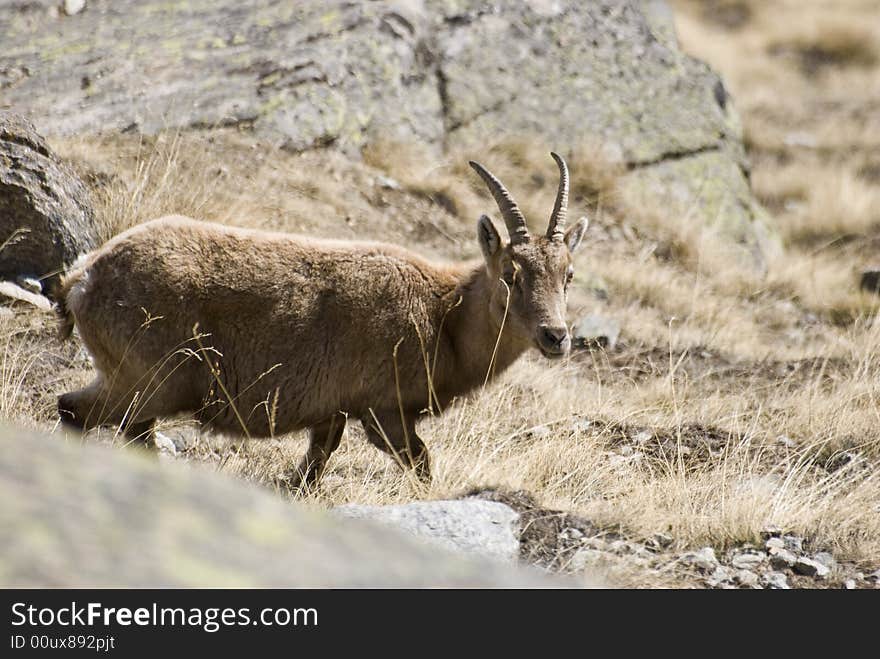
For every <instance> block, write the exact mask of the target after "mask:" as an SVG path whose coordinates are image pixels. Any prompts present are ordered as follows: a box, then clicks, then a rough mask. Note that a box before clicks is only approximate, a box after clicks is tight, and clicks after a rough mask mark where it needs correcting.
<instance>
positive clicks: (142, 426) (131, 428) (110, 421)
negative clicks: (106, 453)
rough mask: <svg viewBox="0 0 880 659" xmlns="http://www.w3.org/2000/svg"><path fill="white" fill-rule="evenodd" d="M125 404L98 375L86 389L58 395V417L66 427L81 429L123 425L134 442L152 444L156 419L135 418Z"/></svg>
mask: <svg viewBox="0 0 880 659" xmlns="http://www.w3.org/2000/svg"><path fill="white" fill-rule="evenodd" d="M123 403H124V401H123V400H121V399H115V397H114V396H112V395H111V394H110V393H109V392H108V391H107V390H106V388H105V387H104V384H103V380H102V378H100V377H99V378H96V379H95V380H94V381H92V383H91V384H89V385H88V386H87V387H84V388H83V389H78V390H77V391H71V392H68V393H66V394H62V395H61V396H59V397H58V416H59V418H60V420H61V423H62V424H63V425H64V426H65V427H67V428H69V429H73V430H76V431H79V432H86V431H87V430H91V429H92V428H97V427H98V426H117V427H119V426H122V430H123V431H124V433H125V436H126V437H127V438H128V439H129V440H131V442H132V443H134V444H136V445H138V446H144V447H152V446H153V445H154V443H153V423H154V422H155V418H144V417H143V415H141V416H140V418H135V417H134V415H133V413H132V410H131V405H125V404H123Z"/></svg>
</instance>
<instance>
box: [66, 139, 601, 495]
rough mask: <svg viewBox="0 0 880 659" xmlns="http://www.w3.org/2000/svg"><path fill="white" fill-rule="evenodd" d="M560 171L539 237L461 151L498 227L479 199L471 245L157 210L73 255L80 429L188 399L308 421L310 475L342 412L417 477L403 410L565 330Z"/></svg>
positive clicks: (564, 345) (229, 425)
mask: <svg viewBox="0 0 880 659" xmlns="http://www.w3.org/2000/svg"><path fill="white" fill-rule="evenodd" d="M551 155H552V156H553V158H554V159H555V161H556V163H557V165H558V167H559V173H560V180H559V188H558V192H557V195H556V203H555V205H554V207H553V212H552V214H551V216H550V224H549V227H548V228H547V232H546V234H545V235H543V236H533V235H531V234H530V233H529V231H528V229H527V227H526V221H525V218H524V217H523V214H522V212H521V211H520V209H519V207H518V206H517V204H516V202H515V201H514V200H513V198H512V197H511V195H510V193H509V192H508V191H507V189H506V188H505V187H504V185H502V183H501V182H500V181H499V180H498V179H497V178H496V177H495V176H494V175H492V174H491V173H490V172H489V171H488V170H486V169H485V168H484V167H483V166H481V165H480V164H478V163H476V162H471V163H470V165H471V167H473V168H474V169H475V170H476V172H477V173H478V174H479V175H480V177H482V179H483V181H484V182H485V183H486V185H487V186H488V188H489V191H490V192H491V193H492V196H493V197H494V198H495V201H496V203H497V205H498V208H499V210H500V211H501V216H502V217H503V218H504V223H505V224H506V225H507V231H508V233H509V235H510V241H509V242H508V243H507V244H504V242H503V241H502V239H501V236H500V235H499V234H498V231H497V230H496V229H495V226H494V224H493V223H492V220H490V219H489V217H488V216H486V215H482V216H481V217H480V218H479V221H478V222H477V239H478V241H479V244H480V248H481V250H482V253H483V259H482V260H481V261H479V262H474V263H469V264H454V265H453V264H436V263H431V262H428V261H427V260H425V259H423V258H421V257H420V256H418V255H416V254H414V253H412V252H409V251H407V250H405V249H403V248H401V247H398V246H395V245H390V244H384V243H378V242H347V241H338V240H318V239H312V238H307V237H303V236H295V235H289V234H283V233H268V232H263V231H255V230H245V229H239V228H231V227H227V226H221V225H216V224H211V223H205V222H197V221H195V220H191V219H188V218H185V217H181V216H169V217H164V218H160V219H157V220H153V221H150V222H147V223H145V224H142V225H139V226H135V227H133V228H131V229H129V230H127V231H125V232H123V233H121V234H119V235H118V236H116V237H115V238H113V239H112V240H110V241H109V242H107V243H106V244H105V245H104V246H102V247H100V248H98V249H97V250H95V251H94V252H92V253H90V254H88V255H87V256H85V257H84V258H83V259H82V261H81V262H80V263H79V264H77V265H76V266H75V268H74V269H73V270H72V271H71V272H70V273H69V274H68V275H67V276H66V277H65V278H64V280H63V282H62V304H61V305H60V309H59V311H60V312H61V316H62V337H66V336H69V334H70V332H71V331H72V329H73V327H74V325H76V327H78V328H79V334H80V336H81V338H82V341H83V343H84V344H85V346H86V348H87V349H88V351H89V353H90V354H91V357H92V361H93V362H94V366H95V369H96V370H97V377H96V378H95V380H94V381H93V382H92V383H91V384H90V385H89V386H87V387H85V388H84V389H80V390H79V391H73V392H70V393H67V394H64V395H62V396H60V397H59V399H58V409H59V414H60V417H61V420H62V421H63V422H64V423H66V424H70V425H72V426H74V427H76V428H78V429H82V430H85V429H88V428H92V427H94V426H96V425H99V424H112V425H115V426H119V427H121V428H123V429H124V430H125V433H126V435H127V436H128V437H129V438H131V439H133V440H135V439H136V440H139V441H143V442H144V443H148V444H151V443H152V442H153V424H154V421H155V420H156V417H159V416H170V415H174V414H178V413H190V414H193V415H194V416H195V417H196V418H197V419H198V420H199V421H200V422H201V423H202V424H204V426H205V427H208V428H213V429H216V430H219V431H223V432H227V433H230V434H237V435H244V436H247V437H266V436H271V435H273V434H281V433H287V432H290V431H293V430H297V429H301V428H309V430H310V444H309V447H308V450H307V453H306V455H305V457H304V459H303V461H302V464H301V465H300V466H299V469H298V471H297V473H296V478H297V484H298V485H300V486H302V485H315V484H317V482H318V480H319V479H320V477H321V473H322V472H323V470H324V467H325V465H326V463H327V459H328V458H329V457H330V454H331V453H332V452H333V451H334V450H335V449H336V447H337V446H338V445H339V441H340V439H341V437H342V433H343V429H344V428H345V424H346V421H347V420H348V418H349V417H353V418H355V419H358V420H360V422H361V424H363V427H364V429H365V430H366V434H367V438H368V439H369V441H370V442H371V443H372V444H373V445H375V446H376V447H377V448H379V449H381V450H383V451H385V452H387V453H390V454H392V455H393V456H395V457H396V458H397V459H398V460H399V461H400V462H401V463H402V464H403V465H405V466H407V467H414V468H416V469H417V472H416V473H417V474H418V475H419V476H421V477H423V478H425V479H429V478H430V471H429V466H428V453H427V449H426V448H425V445H424V443H423V442H422V440H421V439H420V438H419V436H418V435H417V434H416V430H415V424H416V419H417V418H418V417H419V416H420V415H421V414H423V413H425V412H426V411H429V410H438V411H442V409H443V408H444V407H445V406H446V405H448V404H449V403H450V402H451V401H452V400H453V398H455V397H457V396H461V395H462V394H465V393H466V392H468V391H471V390H473V389H474V388H475V387H478V386H480V385H482V384H484V383H485V382H486V381H487V380H488V379H489V378H491V377H492V376H494V375H497V374H498V373H500V372H502V371H503V370H504V369H506V368H507V367H508V366H510V365H511V364H512V363H513V362H514V361H515V360H516V359H517V357H519V356H520V355H521V354H522V353H523V352H524V351H526V350H527V349H529V348H531V347H536V348H537V349H538V350H540V351H541V353H543V354H544V355H545V356H546V357H550V358H556V357H560V356H562V355H565V354H566V353H567V352H568V350H569V348H570V345H571V341H570V338H569V333H568V329H567V327H566V320H565V310H566V296H567V289H568V286H569V283H570V282H571V279H572V275H573V270H572V258H571V254H572V253H573V252H574V251H575V249H576V248H577V247H578V245H579V244H580V242H581V238H582V237H583V235H584V232H585V231H586V228H587V219H586V218H582V219H581V220H580V221H579V222H578V223H577V224H575V225H574V226H572V227H571V228H570V229H569V230H568V231H567V232H566V231H565V230H564V229H565V224H566V212H567V211H566V208H567V204H568V191H569V176H568V168H567V166H566V164H565V161H564V160H563V159H562V158H561V157H560V156H558V155H556V154H551Z"/></svg>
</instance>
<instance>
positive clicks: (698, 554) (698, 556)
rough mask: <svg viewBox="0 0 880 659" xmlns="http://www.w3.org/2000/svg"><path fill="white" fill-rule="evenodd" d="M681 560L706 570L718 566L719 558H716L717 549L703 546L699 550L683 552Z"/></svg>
mask: <svg viewBox="0 0 880 659" xmlns="http://www.w3.org/2000/svg"><path fill="white" fill-rule="evenodd" d="M681 561H682V562H683V563H687V564H688V565H693V566H694V567H696V568H697V569H700V570H704V571H706V572H708V571H709V570H714V569H715V568H716V567H717V566H718V559H717V558H715V550H714V549H712V547H703V548H702V549H700V550H699V551H691V552H688V553H686V554H682V556H681Z"/></svg>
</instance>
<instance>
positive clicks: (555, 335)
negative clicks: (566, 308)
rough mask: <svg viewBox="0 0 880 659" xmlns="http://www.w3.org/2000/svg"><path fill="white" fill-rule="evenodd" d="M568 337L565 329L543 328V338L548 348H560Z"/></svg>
mask: <svg viewBox="0 0 880 659" xmlns="http://www.w3.org/2000/svg"><path fill="white" fill-rule="evenodd" d="M567 337H568V330H567V329H566V328H565V327H542V328H541V338H542V339H543V341H544V344H545V345H546V346H547V347H558V346H560V345H562V342H563V341H565V339H566V338H567Z"/></svg>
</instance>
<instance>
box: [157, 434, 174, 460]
mask: <svg viewBox="0 0 880 659" xmlns="http://www.w3.org/2000/svg"><path fill="white" fill-rule="evenodd" d="M153 442H155V444H156V448H157V449H159V451H161V452H163V453H167V454H169V455H177V453H178V450H177V444H176V443H175V442H174V440H173V439H171V438H170V437H169V436H168V435H166V434H164V433H161V432H155V433H153Z"/></svg>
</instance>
